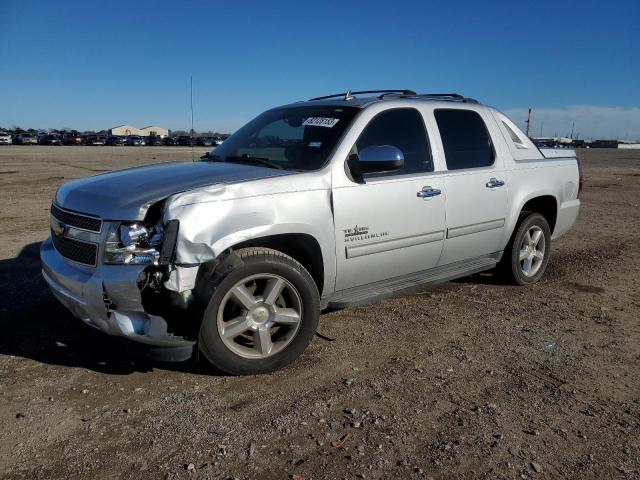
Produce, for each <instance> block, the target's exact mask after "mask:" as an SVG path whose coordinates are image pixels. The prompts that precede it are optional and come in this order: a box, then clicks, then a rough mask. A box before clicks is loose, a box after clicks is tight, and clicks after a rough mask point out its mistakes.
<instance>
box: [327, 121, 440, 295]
mask: <svg viewBox="0 0 640 480" xmlns="http://www.w3.org/2000/svg"><path fill="white" fill-rule="evenodd" d="M372 145H376V146H382V145H392V146H395V147H397V148H399V149H400V150H401V151H402V153H403V155H404V159H405V164H404V168H403V169H401V170H399V171H397V172H391V173H387V174H377V175H373V174H370V175H365V177H364V178H363V179H362V180H360V181H357V180H356V181H354V182H353V183H351V184H348V185H344V186H340V187H336V188H334V189H333V202H334V218H335V229H336V230H335V232H336V237H335V238H336V255H337V267H338V269H337V278H336V290H337V291H340V290H345V289H348V288H352V287H357V286H361V285H366V284H370V283H373V282H376V281H379V280H385V279H389V278H393V277H399V276H402V275H406V274H410V273H415V272H419V271H422V270H426V269H429V268H432V267H434V266H436V265H437V263H438V259H439V258H440V253H441V251H442V245H443V241H444V234H445V188H444V178H443V177H442V175H441V174H434V173H433V161H432V158H431V153H430V148H429V142H428V139H427V135H426V131H425V127H424V121H423V118H422V115H421V114H420V112H418V111H417V110H415V109H413V108H399V109H390V110H385V111H382V112H381V113H379V114H377V115H376V116H375V117H374V118H373V119H372V120H371V121H370V122H369V123H368V125H367V126H366V127H365V129H364V130H363V132H362V134H361V135H360V137H359V138H358V140H357V142H356V144H355V145H354V150H353V151H354V153H357V151H359V150H362V149H363V148H365V147H368V146H372ZM425 192H426V193H425Z"/></svg>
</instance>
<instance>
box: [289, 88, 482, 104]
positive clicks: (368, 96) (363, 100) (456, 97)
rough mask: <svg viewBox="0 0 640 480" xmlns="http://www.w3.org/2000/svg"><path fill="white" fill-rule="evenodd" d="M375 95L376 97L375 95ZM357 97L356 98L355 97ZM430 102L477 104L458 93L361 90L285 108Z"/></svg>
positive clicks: (312, 99)
mask: <svg viewBox="0 0 640 480" xmlns="http://www.w3.org/2000/svg"><path fill="white" fill-rule="evenodd" d="M375 94H377V95H375ZM356 95H358V96H356ZM398 99H408V100H430V101H438V102H443V101H444V102H460V103H472V104H479V103H480V102H478V101H477V100H475V99H473V98H469V97H465V96H463V95H460V94H459V93H416V92H414V91H413V90H407V89H403V90H396V89H391V90H363V91H355V92H352V91H347V92H342V93H335V94H332V95H324V96H322V97H315V98H311V99H309V100H306V101H300V102H295V103H292V104H289V105H286V106H287V107H293V106H296V107H301V106H319V105H320V106H326V107H358V108H364V107H366V106H368V105H371V104H373V103H378V102H382V101H384V100H398Z"/></svg>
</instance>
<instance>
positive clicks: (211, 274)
mask: <svg viewBox="0 0 640 480" xmlns="http://www.w3.org/2000/svg"><path fill="white" fill-rule="evenodd" d="M243 263H244V262H243V261H242V259H241V258H240V257H239V256H238V255H236V254H234V253H233V251H229V253H227V254H224V255H223V256H222V258H219V259H216V260H212V261H210V262H207V263H203V264H202V265H201V267H200V271H199V272H198V277H197V279H196V286H195V288H194V289H193V292H194V293H195V296H196V298H197V299H198V301H199V302H200V303H201V304H202V305H203V306H204V307H206V306H207V304H208V303H209V299H210V298H211V295H213V291H214V290H215V289H216V287H217V286H218V284H219V283H220V282H221V281H222V280H223V279H224V277H226V276H227V275H228V274H229V272H231V271H232V270H234V269H235V268H237V267H239V266H240V265H242V264H243Z"/></svg>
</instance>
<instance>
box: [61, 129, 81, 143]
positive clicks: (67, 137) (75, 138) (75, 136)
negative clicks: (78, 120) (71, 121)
mask: <svg viewBox="0 0 640 480" xmlns="http://www.w3.org/2000/svg"><path fill="white" fill-rule="evenodd" d="M62 144H63V145H82V136H81V135H80V132H78V131H76V130H71V131H69V132H64V133H63V134H62Z"/></svg>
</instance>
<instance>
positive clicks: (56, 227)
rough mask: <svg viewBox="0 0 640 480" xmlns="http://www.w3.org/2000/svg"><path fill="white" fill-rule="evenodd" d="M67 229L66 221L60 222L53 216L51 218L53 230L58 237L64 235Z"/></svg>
mask: <svg viewBox="0 0 640 480" xmlns="http://www.w3.org/2000/svg"><path fill="white" fill-rule="evenodd" d="M66 229H67V226H66V225H65V224H64V223H62V222H59V221H58V220H56V219H55V218H53V217H52V218H51V231H52V232H53V234H54V235H55V236H56V237H62V236H64V233H65V231H66Z"/></svg>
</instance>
